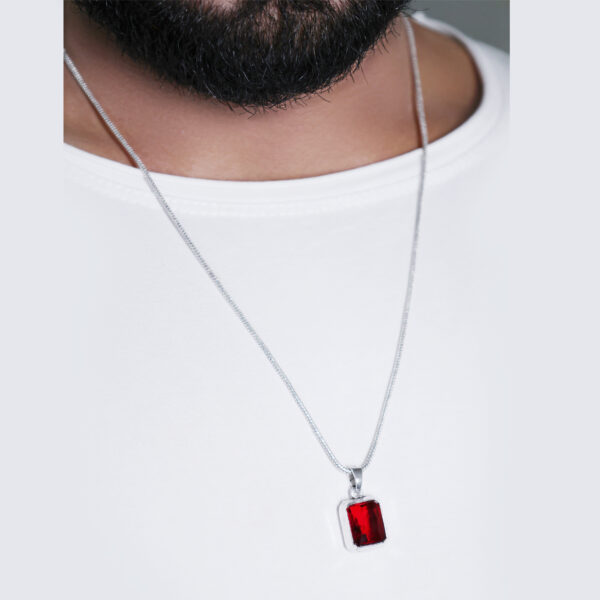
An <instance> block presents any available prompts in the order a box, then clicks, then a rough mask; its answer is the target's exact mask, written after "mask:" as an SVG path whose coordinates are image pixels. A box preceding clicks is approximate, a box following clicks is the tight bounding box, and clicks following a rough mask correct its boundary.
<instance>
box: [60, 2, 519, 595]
mask: <svg viewBox="0 0 600 600" xmlns="http://www.w3.org/2000/svg"><path fill="white" fill-rule="evenodd" d="M408 8H409V2H403V1H379V0H363V1H358V0H306V1H304V2H299V1H294V0H197V1H196V2H192V1H189V0H171V1H160V2H159V1H157V2H135V1H124V2H122V1H117V0H107V1H103V2H97V1H93V0H78V1H76V2H72V3H71V2H67V3H66V5H65V49H66V51H67V52H68V55H69V56H70V58H71V59H72V61H73V64H74V65H75V66H76V68H77V69H78V70H79V72H80V74H81V76H82V77H83V78H84V80H85V82H86V83H87V86H88V87H89V89H90V90H91V92H92V93H93V94H94V96H95V97H96V99H97V100H98V101H99V103H100V105H101V106H102V107H103V109H104V110H105V111H106V113H107V114H108V116H109V118H110V119H111V120H112V121H113V122H114V124H115V125H116V126H117V128H118V129H119V131H120V133H121V134H122V135H123V136H124V138H125V140H127V142H128V143H129V144H130V145H131V146H132V148H133V150H134V151H135V152H136V153H137V155H139V157H140V158H141V159H142V161H143V162H144V163H145V165H146V167H147V168H148V169H149V171H150V172H151V174H152V179H153V181H154V182H155V183H156V186H157V187H158V188H159V190H160V192H161V193H162V195H163V196H164V197H165V198H166V200H167V201H168V203H169V205H170V206H171V208H172V209H173V211H174V214H175V215H176V217H177V219H179V221H180V222H181V224H182V226H183V227H184V228H185V230H186V232H187V234H189V238H190V240H192V242H193V243H194V244H195V246H196V247H198V248H199V249H200V251H201V253H202V255H203V256H204V257H205V258H206V260H207V261H208V263H209V265H210V268H212V269H214V273H216V274H217V276H218V278H219V280H220V281H221V282H223V283H224V286H225V288H226V289H227V291H228V293H230V294H231V297H232V298H233V299H234V301H235V302H236V303H237V304H238V305H239V306H240V307H241V310H242V311H243V313H244V314H245V315H246V316H247V317H248V318H249V320H250V322H251V323H252V326H253V327H254V330H255V331H257V332H259V335H260V339H261V340H264V341H266V344H267V346H268V347H269V349H270V351H271V352H272V355H273V356H274V357H275V358H276V360H277V363H278V364H279V365H281V368H282V369H283V370H284V371H285V373H286V374H287V376H289V378H290V380H292V381H293V385H294V389H295V390H296V391H297V392H298V394H299V396H300V397H301V398H302V400H303V401H304V403H305V405H306V407H307V408H308V410H309V411H310V413H311V414H312V417H313V418H314V423H315V424H316V425H317V426H318V427H319V429H320V431H321V433H322V435H323V438H324V439H325V441H326V443H327V445H328V447H330V448H331V449H332V450H333V452H334V453H335V455H336V456H337V457H340V460H341V461H342V463H343V465H359V464H361V461H362V460H363V458H364V454H365V451H366V450H367V448H368V446H369V443H370V441H371V439H372V435H373V431H374V429H375V425H376V422H377V417H378V413H379V408H380V403H381V399H382V398H383V397H384V392H385V384H386V381H387V377H388V374H389V370H390V368H391V366H392V359H393V358H394V351H395V344H396V340H397V337H398V330H399V328H400V326H401V318H402V307H403V302H404V298H405V293H406V287H407V286H406V281H407V279H408V277H409V270H410V269H409V265H410V252H411V244H412V240H413V235H414V216H415V206H416V203H417V201H418V199H419V181H420V177H421V175H422V173H421V170H420V169H421V157H422V150H421V146H422V145H423V141H424V140H423V136H422V135H421V134H420V131H419V123H418V118H417V113H418V99H419V94H418V83H416V82H418V81H419V78H418V76H419V73H420V81H421V82H422V93H423V100H424V108H425V113H426V117H427V126H428V133H429V142H430V144H431V145H430V147H429V149H428V164H427V170H426V173H425V191H424V196H423V215H422V223H421V227H422V229H421V238H420V247H419V261H418V266H417V269H416V279H415V293H414V296H413V298H412V303H411V309H410V324H409V326H408V334H407V337H406V345H405V348H404V354H403V356H402V363H401V367H400V371H399V378H398V381H397V383H396V385H395V388H394V393H393V394H392V396H391V401H390V402H391V404H390V408H389V411H388V413H387V416H386V419H385V425H384V427H383V433H382V437H381V441H380V444H379V446H378V448H377V452H376V453H375V454H374V456H373V460H372V463H370V464H369V469H368V470H366V471H365V477H366V479H365V483H364V491H365V492H366V493H369V494H371V493H372V494H374V495H375V494H376V499H377V501H378V502H379V503H380V505H381V510H382V513H383V518H384V522H385V533H386V537H387V539H385V542H383V543H377V544H374V545H373V547H370V548H366V549H365V551H364V552H360V553H359V554H358V555H356V556H355V555H352V554H350V553H346V552H345V551H344V549H343V546H342V543H341V536H340V531H339V529H340V524H339V523H338V514H337V511H336V507H337V504H338V502H339V501H340V500H341V499H342V498H343V497H344V495H345V490H346V488H347V485H348V483H347V479H345V477H346V475H340V474H338V473H336V471H335V469H333V468H332V465H331V464H330V463H329V462H328V461H327V456H325V455H324V454H323V453H322V449H321V448H320V447H319V444H317V443H316V442H315V440H314V438H313V436H311V430H310V428H309V427H307V424H306V422H305V419H303V418H302V416H303V415H302V414H301V413H300V412H299V411H298V407H297V406H296V405H295V404H294V402H293V400H292V399H291V398H290V396H289V394H288V390H286V388H285V386H284V385H282V382H281V379H280V378H279V377H278V376H277V373H276V372H275V371H274V370H273V368H272V366H273V365H272V364H269V361H267V360H265V356H264V355H263V353H261V351H260V350H261V349H260V348H259V347H257V345H256V344H255V341H256V340H253V339H252V336H250V335H248V331H246V330H245V328H244V327H243V326H242V324H240V322H239V319H236V315H235V314H234V313H232V312H231V310H230V307H228V306H227V303H226V302H225V301H224V299H223V297H222V295H220V294H219V293H218V291H217V290H215V288H214V285H213V282H212V281H211V280H210V278H208V277H206V274H205V273H204V272H203V271H202V270H201V268H200V267H199V265H198V263H197V261H195V260H194V259H193V256H192V254H190V252H189V250H188V249H187V248H186V246H185V244H183V243H182V240H181V239H180V237H179V236H177V235H173V230H172V228H170V227H169V223H168V221H167V219H166V218H165V215H164V214H163V213H162V211H161V210H160V207H159V205H158V204H157V202H156V198H155V197H154V195H153V193H152V191H151V190H150V189H149V188H148V186H147V185H146V182H145V180H144V177H143V176H142V173H141V172H140V170H139V169H136V168H134V167H133V166H132V165H133V162H132V158H131V155H130V154H128V153H127V152H126V151H125V149H124V147H123V145H122V144H120V143H119V141H118V139H117V138H116V137H115V136H114V135H113V133H111V131H110V130H109V128H108V127H107V124H106V123H105V122H104V121H103V120H102V119H101V118H100V116H99V115H98V113H97V111H96V110H95V109H94V107H93V106H92V104H91V103H90V102H89V100H88V98H86V96H85V94H84V93H83V91H82V89H81V88H80V87H79V85H78V84H77V82H76V80H75V79H74V77H72V75H71V73H69V72H68V71H65V115H64V123H65V141H66V167H67V188H66V192H67V198H68V200H69V205H70V212H71V215H72V218H73V220H74V227H73V229H74V231H76V232H77V238H76V239H77V246H78V252H77V257H76V259H74V261H75V262H74V265H73V269H76V273H77V291H76V309H75V310H74V314H73V324H74V328H75V330H76V334H75V337H74V343H75V347H76V348H77V349H78V352H79V357H80V361H81V362H80V364H79V366H80V369H79V370H78V375H77V377H76V380H77V382H78V384H79V385H81V390H82V397H84V398H85V407H86V410H88V411H89V419H88V421H87V422H88V429H87V430H86V431H85V432H84V437H85V440H86V441H85V460H86V472H87V475H86V477H87V484H86V488H85V489H86V491H85V499H84V505H85V510H86V511H87V513H86V514H87V518H86V520H85V525H84V527H83V530H82V543H83V544H84V546H85V548H86V552H85V553H84V555H83V559H82V562H81V565H80V568H79V570H78V572H79V576H80V577H81V586H82V597H87V598H92V597H98V598H100V597H103V598H106V597H111V598H131V597H144V598H146V599H152V598H157V599H158V598H165V597H173V598H198V597H208V598H238V597H249V598H286V599H294V598H301V597H310V598H338V597H346V598H359V597H361V598H362V597H374V598H382V599H383V598H399V597H410V598H442V597H443V598H459V597H460V598H462V599H463V600H464V599H468V598H473V599H475V598H485V597H486V596H487V597H489V594H488V592H489V589H488V586H489V585H490V584H489V582H488V579H487V577H486V570H485V564H486V560H487V558H488V554H489V549H488V548H487V547H486V546H485V544H484V542H483V541H482V540H483V539H485V536H486V532H487V520H486V515H485V513H486V510H487V509H488V505H487V501H486V495H485V492H486V491H487V487H486V485H487V483H486V479H485V473H486V470H487V468H488V465H487V462H486V452H487V440H486V434H485V430H486V416H487V402H488V401H489V399H490V397H493V394H490V393H489V390H488V383H489V378H490V377H494V375H495V374H494V373H493V372H490V369H492V367H493V366H494V365H496V364H497V355H496V354H495V348H496V346H495V343H494V340H496V339H497V337H498V336H500V335H501V332H500V331H497V330H496V329H495V325H494V319H493V315H494V305H493V304H491V301H490V299H489V298H490V294H489V290H490V289H491V288H492V287H493V279H494V278H493V272H492V274H491V275H490V274H489V272H490V271H489V269H490V268H492V269H493V265H494V264H498V263H499V262H500V260H501V254H500V250H499V249H498V248H497V247H495V245H494V244H493V242H492V240H493V231H494V215H495V212H496V211H497V210H498V206H499V202H500V201H501V197H502V194H503V187H502V184H503V180H504V169H505V162H506V161H505V156H504V134H505V131H506V121H507V116H506V114H507V102H508V98H507V77H508V76H507V58H506V56H505V55H504V54H503V53H501V52H500V51H497V50H495V49H492V48H490V47H488V46H486V45H485V44H482V43H480V42H476V41H474V40H471V39H469V38H467V37H465V36H464V35H462V34H461V33H460V32H458V31H456V30H454V29H452V28H450V27H448V26H445V25H443V24H441V23H438V22H434V21H432V20H428V19H425V18H423V17H420V18H419V19H411V21H412V25H408V24H407V23H406V21H405V16H404V15H405V14H406V12H407V10H408ZM411 27H412V31H414V37H415V43H416V49H417V52H418V66H419V73H416V72H415V70H414V69H413V66H414V65H413V64H412V63H411V46H410V43H409V42H410V31H411V29H410V28H411ZM254 330H253V331H254ZM341 516H342V517H343V515H341ZM342 520H343V519H342ZM341 525H342V528H343V527H344V523H342V524H341ZM355 541H356V540H355Z"/></svg>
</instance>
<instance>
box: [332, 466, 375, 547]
mask: <svg viewBox="0 0 600 600" xmlns="http://www.w3.org/2000/svg"><path fill="white" fill-rule="evenodd" d="M361 484H362V471H361V470H360V469H358V468H356V469H352V473H351V475H350V490H349V491H348V493H349V496H350V497H349V498H348V499H347V500H342V501H341V502H340V504H339V506H338V517H339V520H340V528H341V530H342V537H343V539H344V545H345V546H346V548H347V549H348V550H350V551H356V550H364V549H366V548H368V547H370V546H374V545H375V544H381V543H382V542H384V541H385V539H386V534H385V526H384V525H383V517H382V516H381V506H380V505H379V502H377V501H376V500H374V499H373V498H370V497H367V496H363V495H362V494H361V490H360V488H361Z"/></svg>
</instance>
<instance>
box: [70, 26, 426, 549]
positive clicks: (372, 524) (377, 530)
mask: <svg viewBox="0 0 600 600" xmlns="http://www.w3.org/2000/svg"><path fill="white" fill-rule="evenodd" d="M402 21H403V24H404V29H405V31H406V35H407V40H408V47H409V53H410V62H411V68H412V74H413V81H414V89H415V105H416V112H417V121H418V127H419V133H420V137H421V144H422V154H421V165H420V173H419V183H418V191H417V201H416V208H415V218H414V227H413V235H412V242H411V250H410V261H409V268H408V278H407V282H406V292H405V296H404V304H403V308H402V319H401V323H400V332H399V334H398V339H397V342H396V349H395V352H394V361H393V363H392V369H391V372H390V374H389V378H388V382H387V386H386V390H385V394H384V397H383V401H382V403H381V408H380V411H379V417H378V419H377V425H376V426H375V431H374V432H373V437H372V439H371V443H370V445H369V448H368V450H367V453H366V455H365V458H364V460H363V462H362V463H361V464H360V466H357V467H350V466H347V465H344V464H343V463H342V462H341V461H340V460H339V459H338V458H337V456H336V455H335V453H334V452H333V450H332V449H331V447H330V446H329V444H328V443H327V442H326V440H325V438H324V437H323V434H322V433H321V431H320V429H319V427H318V426H317V424H316V423H315V421H314V419H313V417H312V415H311V414H310V412H309V410H308V409H307V408H306V406H305V404H304V402H303V401H302V399H301V398H300V396H299V395H298V392H297V391H296V389H295V388H294V386H293V384H292V382H291V380H290V378H289V377H288V376H287V374H286V373H285V371H284V370H283V368H282V367H281V365H280V364H279V362H278V361H277V359H276V358H275V357H274V356H273V354H272V352H271V351H270V350H269V348H268V346H267V344H266V343H265V342H264V340H263V339H262V338H261V337H260V335H259V334H258V333H257V331H256V330H255V329H254V327H253V326H252V324H251V323H250V321H249V320H248V317H247V316H246V315H245V313H244V312H243V311H242V309H241V308H240V307H239V306H238V304H237V302H236V301H235V300H234V299H233V298H232V297H231V295H230V294H229V292H228V291H227V289H226V288H225V286H224V285H223V283H222V282H221V280H220V279H219V277H218V276H217V275H216V273H215V272H214V271H213V270H212V268H211V267H210V265H209V264H208V263H207V261H206V260H205V258H204V257H203V255H202V254H201V253H200V251H199V250H198V248H197V247H196V245H195V244H194V242H193V241H192V239H191V238H190V236H189V235H188V233H187V231H186V230H185V228H184V227H183V225H182V224H181V222H180V221H179V219H178V218H177V216H176V215H175V213H174V212H173V210H172V208H171V206H170V205H169V203H168V202H167V201H166V200H165V198H164V196H163V195H162V193H161V191H160V190H159V189H158V187H157V185H156V184H155V183H154V180H153V178H152V176H151V175H150V172H149V171H148V169H147V168H146V165H145V164H144V163H143V162H142V159H141V158H140V157H139V156H138V155H137V154H136V152H135V151H134V150H133V148H132V147H131V146H130V145H129V143H128V142H127V140H126V139H125V138H124V137H123V135H122V134H121V132H120V131H119V130H118V129H117V127H116V125H115V124H114V123H113V122H112V121H111V119H110V117H109V116H108V115H107V114H106V112H105V111H104V109H103V108H102V106H101V105H100V103H99V102H98V100H96V98H95V96H94V95H93V94H92V92H91V90H90V89H89V87H88V86H87V84H86V82H85V81H84V79H83V77H82V76H81V73H80V72H79V71H78V69H77V67H76V66H75V64H74V63H73V61H72V60H71V58H70V57H69V55H68V53H67V51H66V50H64V61H65V64H66V65H67V68H68V69H69V71H70V72H71V74H72V75H73V77H74V78H75V81H77V83H78V84H79V87H80V88H81V89H82V91H83V92H84V93H85V95H86V96H87V98H88V100H89V101H90V102H91V104H92V105H93V107H94V108H95V109H96V111H97V113H98V114H99V116H100V117H101V118H102V120H103V121H104V123H105V124H106V125H107V127H108V128H109V129H110V131H111V132H112V133H113V134H114V136H115V137H116V138H117V140H118V141H119V143H120V144H121V146H123V148H124V149H125V151H126V152H127V154H128V155H129V156H130V157H131V159H132V160H133V161H134V163H135V164H136V165H137V167H138V168H139V169H140V171H141V172H142V175H143V177H144V179H145V181H146V183H147V185H148V187H149V188H150V191H151V192H152V194H153V195H154V197H155V198H156V200H157V201H158V203H159V205H160V206H161V208H162V209H163V211H164V212H165V214H166V215H167V217H168V219H169V221H170V222H171V224H172V225H173V227H174V228H175V230H176V231H177V233H178V234H179V235H180V237H181V239H182V240H183V241H184V243H185V245H186V246H187V247H188V248H189V250H190V252H191V253H192V254H193V255H194V258H195V259H196V260H197V261H198V263H199V264H200V266H201V267H202V269H203V270H204V272H205V273H206V274H207V275H208V277H209V279H210V280H211V281H212V282H213V284H214V285H215V287H216V288H217V290H218V291H219V293H220V294H221V296H222V297H223V299H224V300H225V302H227V304H228V305H229V306H230V308H231V309H232V310H233V312H234V313H235V315H236V316H237V317H238V319H239V320H240V321H241V323H242V325H243V326H244V328H245V329H246V331H247V332H248V333H249V334H250V336H251V337H252V338H253V339H254V341H255V342H256V344H257V345H258V347H259V348H260V350H261V351H262V352H263V354H264V355H265V356H266V358H267V360H268V361H269V362H270V363H271V365H272V366H273V368H274V369H275V372H276V373H277V375H279V377H280V379H281V380H282V381H283V383H284V385H285V387H286V388H287V389H288V391H289V393H290V395H291V396H292V398H293V399H294V402H295V403H296V405H297V406H298V408H299V409H300V411H301V412H302V414H303V415H304V418H305V419H306V421H307V423H308V425H309V426H310V428H311V430H312V432H313V434H314V435H315V437H316V438H317V441H318V442H319V444H320V445H321V448H322V449H323V451H324V452H325V454H326V455H327V457H328V459H329V460H330V461H331V463H332V464H333V466H334V467H335V468H336V469H338V470H340V471H342V472H344V473H346V474H347V475H348V476H349V479H350V489H349V492H348V496H349V498H348V499H346V500H343V501H342V502H341V503H340V504H339V506H338V514H339V519H340V526H341V529H342V536H343V539H344V543H345V545H346V548H348V549H349V550H362V549H364V548H365V547H369V546H372V545H374V544H378V543H381V542H383V541H384V540H385V539H386V534H385V529H384V526H383V520H382V517H381V510H380V506H379V503H377V502H376V501H375V500H373V499H372V498H370V497H367V496H364V495H363V494H362V492H361V486H362V472H363V470H364V469H366V468H367V467H368V466H369V464H370V462H371V459H372V458H373V454H374V452H375V448H376V447H377V442H378V440H379V436H380V434H381V428H382V425H383V420H384V418H385V413H386V410H387V407H388V404H389V400H390V397H391V394H392V390H393V388H394V383H395V381H396V379H397V375H398V367H399V364H400V357H401V355H402V350H403V348H404V338H405V334H406V326H407V323H408V315H409V311H410V302H411V297H412V291H413V283H414V276H415V267H416V262H417V247H418V242H419V229H420V222H421V207H422V204H423V192H424V188H425V173H426V166H427V148H428V133H427V121H426V117H425V104H424V100H423V90H422V87H421V76H420V72H419V63H418V57H417V47H416V42H415V36H414V32H413V28H412V25H411V23H410V21H409V19H408V18H407V17H404V16H403V17H402ZM344 514H346V515H347V519H346V518H344Z"/></svg>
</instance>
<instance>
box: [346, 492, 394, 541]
mask: <svg viewBox="0 0 600 600" xmlns="http://www.w3.org/2000/svg"><path fill="white" fill-rule="evenodd" d="M346 512H347V513H348V521H349V522H350V532H351V533H352V541H353V542H354V545H355V546H370V545H371V544H379V543H381V542H383V541H384V540H385V527H384V525H383V518H382V517H381V507H380V506H379V502H375V500H366V501H359V502H355V503H354V504H350V505H349V506H347V507H346Z"/></svg>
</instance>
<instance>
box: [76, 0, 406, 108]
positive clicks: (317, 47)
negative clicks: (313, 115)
mask: <svg viewBox="0 0 600 600" xmlns="http://www.w3.org/2000/svg"><path fill="white" fill-rule="evenodd" d="M74 1H75V4H76V5H77V6H78V7H79V8H80V9H81V10H82V11H83V12H85V13H86V14H87V15H88V16H89V17H90V18H91V19H92V20H93V21H95V22H96V23H97V24H98V25H100V26H101V27H102V28H103V29H105V30H106V31H108V32H109V33H110V34H111V36H112V37H113V38H114V41H115V42H116V43H117V45H118V46H119V47H120V48H121V49H122V50H123V51H124V52H125V53H126V54H127V55H129V56H130V57H131V58H132V59H133V60H135V61H136V62H138V63H140V64H142V65H144V66H146V67H148V68H150V70H151V71H152V72H153V73H154V74H155V75H157V76H158V77H159V78H160V79H161V80H164V81H168V82H170V83H172V84H175V85H176V86H177V87H179V88H183V89H185V90H189V91H192V92H195V93H198V94H201V95H203V96H208V97H212V98H215V99H216V100H218V101H221V102H226V103H229V104H234V105H240V106H244V107H253V108H257V107H261V108H273V107H281V106H283V105H285V104H286V103H287V102H289V101H290V100H298V99H301V98H304V97H306V96H308V95H311V94H315V93H318V92H322V91H324V90H326V89H327V88H329V87H330V86H332V85H333V84H334V83H336V82H337V81H339V80H341V79H343V78H344V77H346V76H348V75H349V74H350V73H353V72H354V71H355V70H356V69H358V68H359V66H360V64H361V61H362V60H363V59H364V57H365V55H366V54H367V53H368V52H369V50H371V49H372V48H373V47H374V46H375V45H376V44H377V43H378V42H379V41H380V40H381V39H382V38H384V37H385V35H387V33H388V32H389V31H390V28H391V26H392V24H393V21H394V19H395V18H396V17H398V16H399V15H400V14H401V13H402V12H404V11H405V10H406V9H407V8H408V5H409V3H410V0H341V1H339V2H337V3H334V2H332V0H237V1H236V2H235V3H234V4H233V5H232V6H231V7H229V8H218V6H216V5H215V3H214V2H212V1H211V0H152V1H149V0H145V1H144V0H142V1H140V0H74Z"/></svg>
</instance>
